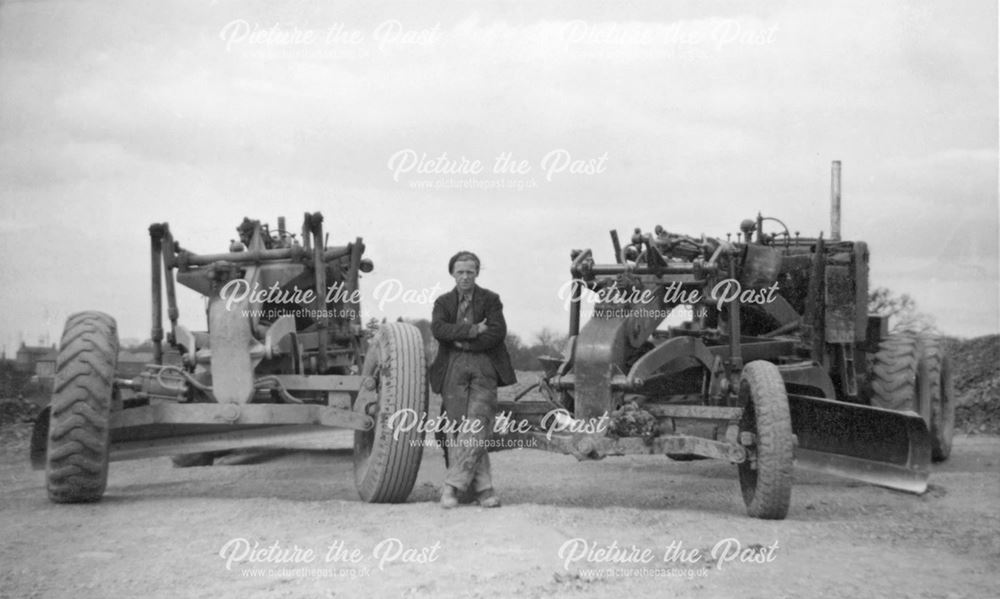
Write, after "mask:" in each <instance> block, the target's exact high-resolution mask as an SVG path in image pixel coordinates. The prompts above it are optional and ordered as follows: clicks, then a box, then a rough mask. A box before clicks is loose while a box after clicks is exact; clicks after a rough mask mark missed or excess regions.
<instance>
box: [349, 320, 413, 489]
mask: <svg viewBox="0 0 1000 599" xmlns="http://www.w3.org/2000/svg"><path fill="white" fill-rule="evenodd" d="M368 351H369V352H375V353H374V355H373V356H369V357H367V358H366V362H369V360H374V367H373V368H372V370H373V372H366V373H365V375H366V376H373V377H374V379H375V381H376V388H375V390H376V392H377V394H378V410H377V412H376V413H375V414H374V415H373V417H374V419H375V426H374V427H373V428H372V429H371V430H368V431H356V432H355V433H354V481H355V484H356V485H357V488H358V494H359V495H360V496H361V499H363V500H364V501H367V502H369V503H400V502H403V501H406V498H407V497H409V495H410V491H411V490H412V489H413V484H414V482H416V480H417V471H418V470H419V469H420V460H421V457H422V456H423V445H422V443H423V440H424V435H423V433H422V432H419V430H418V429H419V428H420V427H416V426H414V427H410V428H409V430H406V431H403V430H399V431H393V430H392V429H390V428H389V426H388V420H389V418H390V417H391V416H392V415H393V414H394V413H396V412H397V411H399V410H412V411H413V412H414V413H415V415H416V416H417V417H418V418H421V419H422V418H424V417H425V416H426V412H427V366H426V362H425V359H424V343H423V338H422V337H421V336H420V331H419V330H418V329H417V328H416V327H415V326H413V325H411V324H406V323H402V322H392V323H386V324H383V325H381V326H380V327H379V330H378V333H377V334H376V336H375V339H373V340H372V343H371V344H370V346H369V350H368ZM366 370H368V368H366ZM394 433H397V434H394Z"/></svg>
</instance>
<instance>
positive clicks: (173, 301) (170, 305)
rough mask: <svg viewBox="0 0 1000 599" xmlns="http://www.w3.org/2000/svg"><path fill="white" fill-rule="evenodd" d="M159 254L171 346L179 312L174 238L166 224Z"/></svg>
mask: <svg viewBox="0 0 1000 599" xmlns="http://www.w3.org/2000/svg"><path fill="white" fill-rule="evenodd" d="M160 253H161V254H163V283H164V285H165V289H166V292H167V318H168V319H169V320H170V333H169V334H168V336H167V339H168V340H169V341H170V345H171V346H173V344H174V343H176V342H177V337H176V333H177V319H178V318H179V317H180V311H179V310H178V309H177V294H176V293H175V292H174V270H173V268H174V236H173V235H171V234H170V226H169V225H167V224H166V223H164V224H163V237H162V239H161V240H160Z"/></svg>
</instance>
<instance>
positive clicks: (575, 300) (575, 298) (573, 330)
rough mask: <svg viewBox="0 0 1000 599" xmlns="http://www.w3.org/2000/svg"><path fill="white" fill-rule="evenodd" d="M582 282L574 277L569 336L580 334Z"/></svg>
mask: <svg viewBox="0 0 1000 599" xmlns="http://www.w3.org/2000/svg"><path fill="white" fill-rule="evenodd" d="M581 295H582V292H581V289H580V281H579V280H578V279H577V278H576V277H573V294H572V298H571V300H570V304H569V336H570V337H575V336H576V335H579V334H580V296H581Z"/></svg>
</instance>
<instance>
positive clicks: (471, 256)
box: [448, 250, 479, 275]
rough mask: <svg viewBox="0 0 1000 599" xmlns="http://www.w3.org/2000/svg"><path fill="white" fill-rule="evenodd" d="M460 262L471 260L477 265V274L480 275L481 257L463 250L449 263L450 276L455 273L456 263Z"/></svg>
mask: <svg viewBox="0 0 1000 599" xmlns="http://www.w3.org/2000/svg"><path fill="white" fill-rule="evenodd" d="M459 260H471V261H472V262H475V263H476V274H477V275H478V274H479V256H477V255H475V254H473V253H472V252H469V251H466V250H462V251H461V252H459V253H457V254H455V255H454V256H452V257H451V260H449V261H448V274H452V273H453V272H455V263H456V262H458V261H459Z"/></svg>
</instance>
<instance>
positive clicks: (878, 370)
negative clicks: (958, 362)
mask: <svg viewBox="0 0 1000 599" xmlns="http://www.w3.org/2000/svg"><path fill="white" fill-rule="evenodd" d="M868 392H869V400H870V401H871V404H872V405H873V406H876V407H879V408H887V409H890V410H897V411H900V412H905V411H912V412H916V413H917V414H920V416H921V417H922V418H923V419H924V422H926V423H927V428H928V430H929V431H930V433H931V458H932V459H933V460H934V461H937V462H940V461H944V460H946V459H948V456H949V455H951V440H952V437H953V436H954V432H955V389H954V386H953V383H952V380H951V363H950V361H949V360H948V358H947V356H945V355H944V350H943V349H942V347H941V342H940V341H939V340H938V339H935V338H933V337H928V336H922V335H916V334H912V333H896V334H893V335H890V336H889V337H888V338H887V339H884V340H883V341H882V342H881V343H879V350H878V352H877V353H876V354H875V355H874V356H872V358H871V360H870V362H869V368H868Z"/></svg>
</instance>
